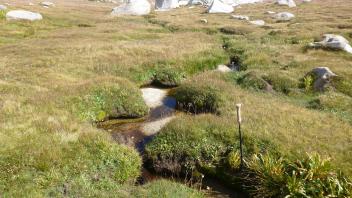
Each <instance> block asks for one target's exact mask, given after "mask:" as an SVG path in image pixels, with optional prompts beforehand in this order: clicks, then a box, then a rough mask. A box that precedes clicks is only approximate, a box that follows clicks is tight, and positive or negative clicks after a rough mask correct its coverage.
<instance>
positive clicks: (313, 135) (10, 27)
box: [0, 0, 352, 197]
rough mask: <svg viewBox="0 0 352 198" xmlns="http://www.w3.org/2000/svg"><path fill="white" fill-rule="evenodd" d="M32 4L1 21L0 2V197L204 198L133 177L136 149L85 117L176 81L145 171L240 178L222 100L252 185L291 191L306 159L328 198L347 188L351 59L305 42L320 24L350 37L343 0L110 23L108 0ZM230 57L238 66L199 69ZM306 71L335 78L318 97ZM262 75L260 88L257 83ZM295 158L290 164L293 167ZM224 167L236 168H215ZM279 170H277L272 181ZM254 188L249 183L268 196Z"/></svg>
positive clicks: (128, 112)
mask: <svg viewBox="0 0 352 198" xmlns="http://www.w3.org/2000/svg"><path fill="white" fill-rule="evenodd" d="M39 2H40V1H33V3H34V4H35V5H33V6H30V5H28V2H27V1H24V0H14V1H11V2H10V4H11V5H10V6H8V7H9V9H25V10H31V11H37V12H40V13H42V15H43V18H44V19H43V20H41V21H35V22H25V21H6V19H5V12H6V11H4V12H1V13H0V71H1V72H0V173H1V174H0V194H1V195H3V196H4V197H48V196H54V197H62V196H69V197H96V196H104V197H115V196H117V194H118V195H119V196H121V197H131V196H135V197H172V196H174V197H205V196H207V194H206V193H204V192H200V191H196V190H194V189H192V188H188V187H187V186H184V185H181V184H178V183H175V182H171V181H168V180H158V181H155V182H152V183H148V184H146V185H142V186H136V185H135V183H136V181H137V180H138V177H139V176H140V175H141V167H142V157H141V156H140V155H139V153H138V152H137V151H136V150H135V149H133V148H130V147H127V146H125V145H120V144H117V143H116V142H114V141H113V140H112V138H111V137H110V135H109V134H108V133H107V132H106V131H104V130H102V129H98V128H97V127H96V122H98V121H102V120H106V119H109V118H121V117H123V118H125V117H128V118H131V117H132V118H139V117H143V116H145V115H146V114H147V113H148V109H147V107H146V105H145V104H144V101H143V99H142V96H141V93H140V91H139V90H138V88H139V87H140V86H143V85H148V84H150V83H155V84H158V85H162V86H171V87H175V86H177V87H176V88H175V89H173V91H172V92H171V94H172V95H173V96H174V97H175V98H176V99H177V100H178V103H179V109H180V110H183V111H187V112H189V113H186V114H182V115H180V116H179V117H177V118H176V119H175V120H173V121H172V122H170V123H169V124H168V125H167V126H165V127H164V128H163V129H162V130H161V132H160V133H159V134H158V135H156V137H155V139H154V140H153V141H152V142H150V143H149V144H148V145H147V147H146V158H147V161H148V166H149V167H150V168H152V169H154V170H156V171H170V172H171V173H175V174H178V173H180V174H183V173H184V172H185V171H184V170H186V172H187V171H188V169H190V170H192V171H194V174H195V175H198V176H197V177H199V174H205V175H206V176H215V177H218V178H220V179H221V180H222V181H224V182H225V183H226V182H228V183H232V182H234V183H236V182H237V181H238V180H237V177H240V178H242V179H243V178H244V176H243V175H239V174H238V173H237V172H236V170H237V168H238V155H237V154H238V153H236V150H237V148H238V143H237V139H238V137H237V126H236V123H235V122H236V112H235V104H236V103H242V104H243V119H244V122H243V131H244V134H245V137H244V138H245V142H246V141H247V143H245V152H246V155H245V157H246V161H248V171H249V173H248V174H247V175H246V176H248V175H256V176H257V177H256V178H254V179H253V180H255V183H256V184H258V185H257V186H265V184H264V182H263V181H268V180H270V177H269V176H272V177H274V176H275V178H279V179H277V180H275V181H274V182H272V183H274V184H276V183H277V182H278V181H279V182H281V183H285V182H286V183H288V185H287V186H280V187H278V188H280V189H281V188H282V189H283V190H282V191H280V192H277V194H279V195H282V193H286V194H287V193H289V192H298V191H299V189H300V188H301V186H300V185H301V184H297V183H294V182H292V181H293V178H294V174H293V175H292V174H291V173H292V172H293V171H297V170H302V169H303V168H302V167H304V168H305V167H306V166H308V165H307V164H309V163H310V162H311V161H313V162H316V161H318V162H317V164H318V165H317V167H319V168H321V169H319V168H317V169H314V167H313V168H312V167H311V169H309V170H317V171H316V172H314V174H313V175H314V176H316V175H318V177H317V178H318V179H320V178H323V179H322V180H324V179H326V178H329V179H330V178H332V179H334V181H340V182H341V185H342V186H344V187H345V190H343V191H342V190H341V191H339V190H336V192H335V191H334V190H331V191H332V192H329V193H331V194H334V195H337V196H338V197H348V195H350V194H351V193H352V192H351V191H352V190H351V189H352V187H351V183H349V182H348V181H347V180H346V182H345V181H342V180H343V179H344V178H351V177H352V92H351V90H352V55H351V54H347V53H345V52H340V51H328V50H320V49H319V50H317V49H308V48H307V45H308V44H309V43H310V42H313V41H314V40H319V39H320V37H321V36H322V34H325V33H336V34H340V35H342V36H344V37H345V38H346V39H348V40H349V41H351V42H352V26H351V24H352V12H351V9H350V8H351V7H352V2H351V1H349V0H336V1H335V0H334V1H333V0H326V1H324V2H322V1H313V2H311V3H304V4H303V3H298V7H296V8H287V7H281V6H277V5H273V4H272V3H263V4H255V5H243V6H241V8H236V9H235V14H243V15H248V16H250V17H251V19H253V20H254V19H263V20H265V21H266V23H267V24H266V25H265V26H263V27H258V26H254V25H251V24H249V23H248V22H246V21H240V20H235V19H232V18H231V16H230V15H227V14H205V9H204V8H202V7H199V6H196V7H194V8H192V9H190V8H187V7H184V8H179V9H175V10H172V11H169V12H152V13H151V14H149V15H147V16H125V17H115V18H113V17H111V16H110V15H109V12H110V10H111V8H113V7H114V6H116V5H114V4H111V3H99V2H94V1H88V0H62V1H61V0H60V1H57V2H56V6H55V7H52V8H43V7H41V6H39V5H38V4H37V3H39ZM3 3H5V1H2V0H0V4H3ZM268 10H271V11H276V12H279V11H289V12H292V13H293V14H295V15H296V18H294V19H293V20H292V21H290V22H279V23H278V22H276V21H275V20H273V19H272V18H271V17H270V15H268V14H266V13H265V12H266V11H268ZM201 19H207V21H208V23H203V22H201ZM230 59H231V60H232V61H235V62H236V63H238V64H239V65H240V66H241V71H238V72H231V73H226V74H224V73H219V72H216V71H212V70H214V69H215V68H216V67H217V65H219V64H227V63H229V61H230ZM318 66H326V67H329V68H330V69H331V70H332V71H333V72H335V73H336V74H337V75H338V76H339V78H338V79H337V80H336V81H334V82H332V84H333V86H332V87H331V88H330V89H329V90H327V91H326V92H324V93H316V92H314V91H312V90H311V88H310V86H311V84H309V82H307V81H305V80H304V77H305V74H306V73H308V72H309V71H310V70H311V69H313V68H315V67H318ZM268 84H270V86H271V87H272V90H271V91H268V90H266V87H267V85H268ZM180 104H182V107H180ZM189 104H191V105H192V106H191V107H186V106H187V105H189ZM314 153H318V154H319V155H320V156H321V158H322V159H321V160H320V159H318V157H314V155H313V154H314ZM272 155H273V156H274V157H272V158H270V157H271V156H272ZM307 156H308V157H307ZM309 156H310V157H309ZM311 156H313V157H311ZM327 158H329V159H330V160H331V161H330V162H329V167H328V165H327V164H328V163H327V162H326V163H325V161H324V160H325V159H327ZM270 160H271V161H272V163H273V164H275V163H274V162H277V163H276V164H275V166H274V165H273V167H274V168H275V167H280V168H277V169H276V170H281V172H280V171H277V172H275V173H278V174H277V175H275V174H266V175H265V174H262V175H261V174H259V173H263V172H264V170H263V169H261V168H263V167H265V168H268V166H264V165H261V166H259V165H258V164H259V163H258V161H261V162H267V161H270ZM297 160H298V161H299V160H301V161H302V163H301V165H297V164H296V163H294V162H296V161H297ZM309 160H311V161H309ZM314 160H316V161H314ZM291 162H292V163H291ZM313 162H312V163H310V164H314V163H313ZM319 163H321V164H319ZM162 164H164V165H165V166H164V167H163V166H161V165H162ZM298 164H299V163H298ZM168 165H169V166H168ZM281 166H282V167H281ZM156 167H158V168H159V169H157V168H156ZM170 167H172V168H174V169H170ZM268 169H269V171H270V170H272V169H270V168H268ZM319 170H322V172H319ZM331 170H332V172H333V173H334V174H333V173H331V172H330V171H331ZM232 171H233V172H234V173H233V175H235V176H236V177H233V176H232V175H230V176H229V175H228V174H225V173H228V172H230V173H231V174H232ZM251 171H252V172H251ZM324 171H325V172H324ZM339 171H342V173H341V174H343V176H341V178H343V179H340V175H339V174H340V173H339ZM273 172H274V171H273ZM271 173H272V172H271ZM286 173H287V175H289V176H288V177H287V178H282V177H279V176H280V174H281V176H282V175H284V174H286ZM335 173H336V174H335ZM290 174H291V175H290ZM263 175H265V176H267V177H264V176H263ZM268 175H269V176H268ZM273 175H274V176H273ZM314 176H312V177H313V179H312V180H311V181H315V180H314V178H315V177H314ZM330 176H331V177H330ZM297 177H298V176H297ZM268 178H269V179H268ZM307 178H308V177H307ZM324 181H325V180H324ZM305 182H306V183H307V185H308V184H311V183H313V182H310V181H305ZM303 183H304V182H303ZM304 184H305V183H304ZM334 184H336V183H334ZM302 185H303V184H302ZM254 186H255V185H254ZM268 186H269V185H268ZM331 186H334V185H332V184H331ZM270 187H272V186H270ZM312 188H316V186H313V187H311V188H310V189H312ZM324 188H325V187H324ZM267 189H270V188H269V187H268V188H264V187H263V188H259V187H256V189H254V190H253V189H249V191H250V192H258V193H259V194H260V193H262V194H261V195H268V192H267V191H268V190H267ZM297 189H298V190H297ZM302 189H303V187H302ZM318 189H319V188H318ZM321 189H323V187H321ZM346 189H347V190H346ZM348 189H349V190H350V191H349V193H350V194H348V192H347V191H348ZM269 191H270V190H269ZM326 191H329V190H326ZM275 193H276V192H275ZM280 193H281V194H280ZM307 193H308V194H309V193H310V194H309V195H313V197H314V196H316V197H319V196H320V197H324V196H326V194H312V192H308V191H307ZM277 194H271V195H270V194H269V195H270V196H274V195H277ZM269 195H268V196H269ZM295 196H296V197H300V196H302V195H299V194H294V195H293V197H295Z"/></svg>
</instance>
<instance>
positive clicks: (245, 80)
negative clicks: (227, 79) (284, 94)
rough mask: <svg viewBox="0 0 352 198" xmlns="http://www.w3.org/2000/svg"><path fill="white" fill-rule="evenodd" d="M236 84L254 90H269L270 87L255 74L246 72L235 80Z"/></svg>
mask: <svg viewBox="0 0 352 198" xmlns="http://www.w3.org/2000/svg"><path fill="white" fill-rule="evenodd" d="M237 83H238V84H240V85H241V86H242V87H244V88H250V89H254V90H270V88H271V86H270V85H269V83H267V82H266V81H265V80H264V79H263V78H262V77H260V75H259V74H257V73H256V72H248V73H247V74H245V75H243V76H242V77H241V78H239V79H238V80H237Z"/></svg>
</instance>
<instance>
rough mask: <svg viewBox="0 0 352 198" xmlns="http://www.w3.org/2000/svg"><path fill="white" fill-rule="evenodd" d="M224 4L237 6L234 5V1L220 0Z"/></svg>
mask: <svg viewBox="0 0 352 198" xmlns="http://www.w3.org/2000/svg"><path fill="white" fill-rule="evenodd" d="M221 1H222V2H223V3H224V4H227V5H230V6H238V4H237V3H235V0H221Z"/></svg>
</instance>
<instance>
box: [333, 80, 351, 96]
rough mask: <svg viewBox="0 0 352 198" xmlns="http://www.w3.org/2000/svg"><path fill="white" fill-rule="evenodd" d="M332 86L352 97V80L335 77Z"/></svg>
mask: <svg viewBox="0 0 352 198" xmlns="http://www.w3.org/2000/svg"><path fill="white" fill-rule="evenodd" d="M331 84H332V86H333V87H334V88H335V89H336V90H337V91H339V92H341V93H343V94H346V95H348V96H350V97H352V80H348V79H347V78H344V77H341V76H337V77H334V79H333V80H332V83H331Z"/></svg>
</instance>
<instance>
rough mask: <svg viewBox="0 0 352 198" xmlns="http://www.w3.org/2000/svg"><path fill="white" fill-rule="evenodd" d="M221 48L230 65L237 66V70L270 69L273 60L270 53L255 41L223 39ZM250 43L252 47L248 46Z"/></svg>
mask: <svg viewBox="0 0 352 198" xmlns="http://www.w3.org/2000/svg"><path fill="white" fill-rule="evenodd" d="M223 40H224V44H223V47H224V49H225V50H226V53H227V54H228V56H229V57H230V61H231V63H234V64H235V65H237V66H239V70H241V71H245V70H247V69H256V68H261V69H262V68H265V67H272V65H273V60H272V55H271V52H270V51H269V50H268V49H267V48H264V47H263V46H261V45H259V44H257V43H256V42H257V41H253V40H248V39H246V38H245V37H244V38H237V39H230V38H226V37H225V38H223ZM249 43H252V44H253V45H250V44H249Z"/></svg>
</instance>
